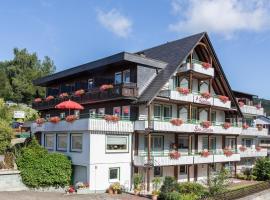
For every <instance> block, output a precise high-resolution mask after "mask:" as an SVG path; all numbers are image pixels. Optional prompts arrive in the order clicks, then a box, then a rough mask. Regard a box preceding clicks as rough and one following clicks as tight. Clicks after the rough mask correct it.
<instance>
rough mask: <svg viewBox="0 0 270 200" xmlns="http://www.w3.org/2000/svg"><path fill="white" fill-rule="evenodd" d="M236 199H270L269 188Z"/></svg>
mask: <svg viewBox="0 0 270 200" xmlns="http://www.w3.org/2000/svg"><path fill="white" fill-rule="evenodd" d="M238 200H270V189H268V190H264V191H262V192H258V193H255V194H253V195H250V196H247V197H244V198H241V199H238Z"/></svg>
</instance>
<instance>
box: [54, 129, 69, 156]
mask: <svg viewBox="0 0 270 200" xmlns="http://www.w3.org/2000/svg"><path fill="white" fill-rule="evenodd" d="M60 135H62V136H63V135H64V136H65V137H66V148H62V147H59V136H60ZM67 149H68V134H67V133H57V134H56V150H57V151H64V152H66V151H67Z"/></svg>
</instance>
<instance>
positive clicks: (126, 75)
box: [123, 70, 130, 83]
mask: <svg viewBox="0 0 270 200" xmlns="http://www.w3.org/2000/svg"><path fill="white" fill-rule="evenodd" d="M123 79H124V80H123V82H124V83H130V70H125V71H124V72H123Z"/></svg>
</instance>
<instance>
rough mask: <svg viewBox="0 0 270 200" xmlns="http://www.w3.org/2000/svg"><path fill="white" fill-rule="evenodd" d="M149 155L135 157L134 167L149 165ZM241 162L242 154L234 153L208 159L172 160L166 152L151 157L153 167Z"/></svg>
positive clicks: (214, 155) (190, 156)
mask: <svg viewBox="0 0 270 200" xmlns="http://www.w3.org/2000/svg"><path fill="white" fill-rule="evenodd" d="M146 154H147V153H146V152H144V153H142V154H139V155H138V156H134V165H135V166H145V165H147V155H146ZM234 161H240V154H239V153H234V154H232V155H231V156H226V155H224V154H211V155H209V156H207V157H203V156H201V155H199V154H193V155H188V154H184V155H181V157H180V158H178V159H171V158H170V157H169V155H168V153H167V154H165V153H164V152H160V154H152V155H151V163H150V164H151V165H153V166H172V165H192V164H205V163H213V162H216V163H218V162H219V163H220V162H234Z"/></svg>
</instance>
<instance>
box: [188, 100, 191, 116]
mask: <svg viewBox="0 0 270 200" xmlns="http://www.w3.org/2000/svg"><path fill="white" fill-rule="evenodd" d="M191 117H192V106H191V103H190V104H189V105H188V119H189V120H191Z"/></svg>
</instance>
